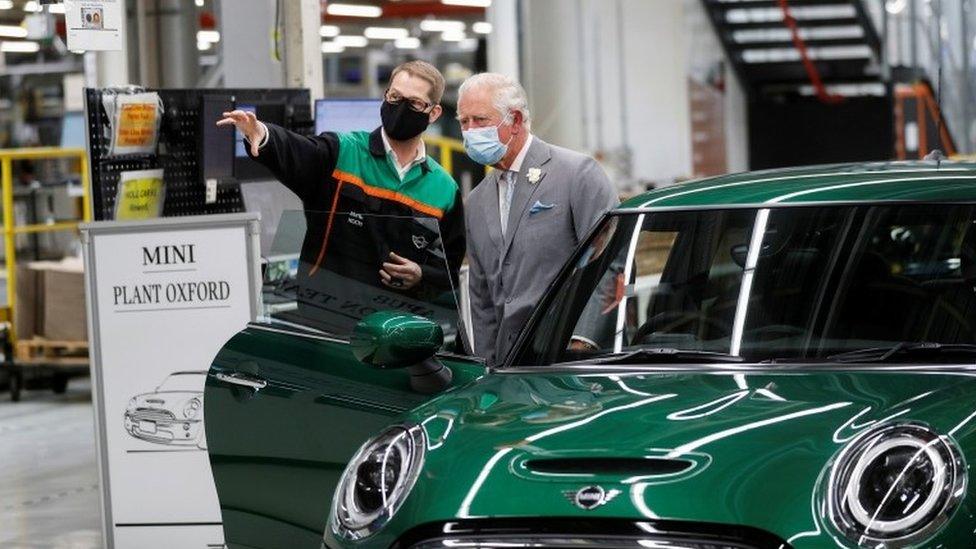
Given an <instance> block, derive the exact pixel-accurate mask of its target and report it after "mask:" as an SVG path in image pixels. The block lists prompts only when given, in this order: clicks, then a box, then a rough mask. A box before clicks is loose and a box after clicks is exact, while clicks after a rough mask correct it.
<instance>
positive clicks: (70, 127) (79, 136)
mask: <svg viewBox="0 0 976 549" xmlns="http://www.w3.org/2000/svg"><path fill="white" fill-rule="evenodd" d="M61 147H62V148H79V149H83V148H85V113H83V112H81V111H77V112H75V111H69V112H66V113H64V115H63V116H62V117H61Z"/></svg>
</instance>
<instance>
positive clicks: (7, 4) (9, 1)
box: [0, 0, 14, 10]
mask: <svg viewBox="0 0 976 549" xmlns="http://www.w3.org/2000/svg"><path fill="white" fill-rule="evenodd" d="M13 8H14V0H0V10H11V9H13Z"/></svg>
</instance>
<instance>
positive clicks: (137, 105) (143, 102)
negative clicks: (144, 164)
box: [103, 93, 163, 156]
mask: <svg viewBox="0 0 976 549" xmlns="http://www.w3.org/2000/svg"><path fill="white" fill-rule="evenodd" d="M103 102H104V106H105V112H106V113H107V114H108V119H109V122H110V127H111V132H112V135H111V138H112V142H111V146H110V148H109V152H108V155H109V156H117V155H123V154H153V153H155V152H156V141H157V140H158V138H159V123H160V119H161V118H162V113H163V106H162V102H161V100H160V99H159V94H158V93H136V94H106V95H105V96H104V98H103Z"/></svg>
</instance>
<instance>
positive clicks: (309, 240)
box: [261, 211, 458, 350]
mask: <svg viewBox="0 0 976 549" xmlns="http://www.w3.org/2000/svg"><path fill="white" fill-rule="evenodd" d="M264 259H265V263H264V285H263V291H262V302H263V315H262V319H261V320H263V321H264V322H270V323H275V324H278V325H280V326H289V327H293V328H298V329H306V330H313V331H317V332H322V333H325V334H328V335H332V336H335V337H338V338H343V339H345V338H348V337H349V335H350V334H351V333H352V331H353V330H354V328H355V326H356V324H357V323H358V322H359V321H360V320H362V319H363V318H365V317H366V316H368V315H370V314H372V313H375V312H379V311H401V312H404V313H409V314H415V315H419V316H423V317H426V318H427V319H429V320H432V321H434V322H436V323H438V324H440V325H441V328H442V329H443V331H444V340H445V344H446V345H450V347H448V348H449V349H452V350H453V349H454V347H453V345H454V344H455V341H456V340H457V339H458V338H457V337H456V336H457V332H458V313H457V311H458V306H457V298H456V292H455V290H454V289H455V287H456V277H457V273H456V272H454V271H452V270H451V269H450V268H449V267H448V262H447V258H446V256H445V252H444V247H443V244H442V241H441V237H440V230H439V227H438V223H437V220H436V219H434V218H431V217H396V216H377V215H370V214H362V213H338V212H337V213H332V212H317V211H286V212H284V213H283V214H282V216H281V220H280V221H279V223H278V229H277V231H276V233H275V238H274V241H273V242H272V245H271V249H270V252H269V254H268V256H267V257H265V258H264ZM406 265H412V266H413V267H410V268H416V269H418V271H417V273H418V275H419V276H418V277H417V279H412V278H411V277H410V275H409V274H407V275H404V276H401V275H399V274H398V273H399V272H401V271H399V269H402V268H404V266H406ZM381 271H383V272H381ZM384 273H385V274H384ZM391 275H392V276H391Z"/></svg>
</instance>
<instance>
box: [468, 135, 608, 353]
mask: <svg viewBox="0 0 976 549" xmlns="http://www.w3.org/2000/svg"><path fill="white" fill-rule="evenodd" d="M534 168H535V169H538V170H540V171H541V176H540V178H539V180H538V181H536V182H535V183H532V182H530V181H529V179H528V176H527V174H528V173H529V171H530V170H532V169H534ZM498 177H499V171H498V170H494V171H492V172H490V173H489V174H488V175H486V176H485V179H484V180H483V181H482V182H481V184H479V185H478V186H477V187H475V189H474V190H473V191H471V194H470V195H469V196H468V200H467V202H466V204H465V208H464V209H465V226H466V229H467V242H468V263H469V267H468V269H469V271H468V272H469V274H468V281H469V286H470V293H471V319H472V327H471V328H472V332H473V335H474V348H475V354H477V355H478V356H481V357H484V358H485V359H487V361H488V363H489V364H499V363H501V362H502V361H503V360H504V359H505V357H506V355H507V354H508V352H509V350H510V349H511V346H512V344H514V343H515V338H516V336H517V335H518V333H519V331H520V330H521V329H522V327H523V326H524V325H525V323H526V321H527V320H528V318H529V315H530V314H531V313H532V310H533V308H534V307H535V306H536V305H537V304H538V302H539V300H540V299H541V298H542V294H543V293H544V292H545V290H546V288H548V287H549V285H550V284H551V283H552V281H553V280H554V279H555V278H556V275H557V274H558V273H559V270H560V269H561V268H562V266H563V264H564V263H565V262H566V261H567V260H568V259H569V257H570V255H571V254H572V252H573V250H574V249H575V248H576V245H577V244H579V243H580V241H581V240H583V238H585V237H586V235H587V233H588V232H589V230H590V229H591V228H592V226H593V224H594V223H595V222H596V221H597V220H598V219H599V218H600V217H601V216H602V215H603V214H604V213H605V212H606V211H607V210H609V209H611V208H613V207H615V206H616V205H617V204H618V203H619V200H618V198H617V191H616V189H615V188H614V186H613V184H612V183H611V182H610V180H609V178H607V175H606V173H605V172H604V171H603V169H602V168H601V167H600V165H599V164H597V162H596V161H595V160H593V159H592V158H590V157H588V156H586V155H583V154H580V153H577V152H574V151H571V150H568V149H564V148H562V147H556V146H554V145H550V144H548V143H546V142H544V141H542V140H541V139H539V138H538V137H533V139H532V144H531V145H530V146H529V150H528V152H527V154H526V156H525V160H524V161H523V163H522V166H521V170H520V171H519V174H518V179H517V183H516V186H515V194H514V195H513V197H512V206H511V210H510V213H509V218H508V231H507V232H506V235H505V237H504V238H503V237H502V231H501V223H500V221H499V213H498ZM550 206H551V207H550Z"/></svg>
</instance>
